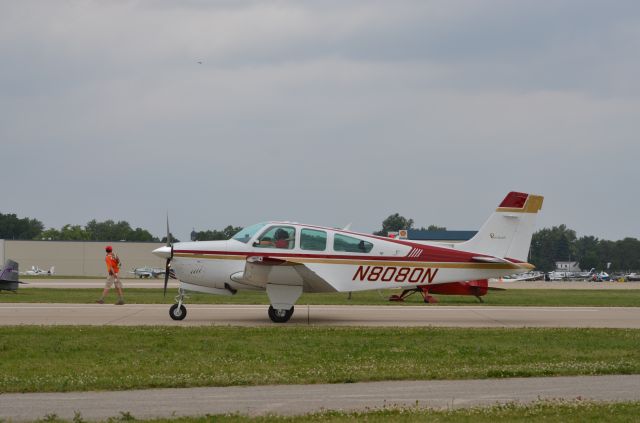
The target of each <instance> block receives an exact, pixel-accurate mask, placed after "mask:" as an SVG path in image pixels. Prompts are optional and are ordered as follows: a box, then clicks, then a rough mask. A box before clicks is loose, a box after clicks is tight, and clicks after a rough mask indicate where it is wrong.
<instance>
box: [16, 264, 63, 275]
mask: <svg viewBox="0 0 640 423" xmlns="http://www.w3.org/2000/svg"><path fill="white" fill-rule="evenodd" d="M55 270H56V268H55V266H51V267H50V268H49V270H43V269H40V268H39V267H38V266H31V270H27V271H25V272H23V273H22V274H23V275H25V276H39V275H48V276H51V275H53V274H54V273H55Z"/></svg>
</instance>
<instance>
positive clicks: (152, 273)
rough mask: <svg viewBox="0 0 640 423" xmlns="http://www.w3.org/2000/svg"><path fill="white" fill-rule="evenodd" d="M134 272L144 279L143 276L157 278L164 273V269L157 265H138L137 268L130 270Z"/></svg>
mask: <svg viewBox="0 0 640 423" xmlns="http://www.w3.org/2000/svg"><path fill="white" fill-rule="evenodd" d="M129 273H132V274H134V275H136V277H138V278H140V279H142V278H157V277H158V276H160V275H164V269H160V268H157V267H148V266H145V267H138V268H136V269H133V271H131V272H129Z"/></svg>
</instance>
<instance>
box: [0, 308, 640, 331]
mask: <svg viewBox="0 0 640 423" xmlns="http://www.w3.org/2000/svg"><path fill="white" fill-rule="evenodd" d="M295 307H296V309H295V313H294V315H293V317H292V319H291V320H290V321H289V322H288V323H286V324H287V325H292V324H293V325H307V324H311V325H319V326H328V325H332V326H451V327H569V328H578V327H581V328H586V327H594V328H634V329H639V328H640V308H637V307H487V306H456V307H445V306H438V307H420V306H406V307H403V306H388V305H385V306H324V305H312V306H305V305H303V304H298V305H296V306H295ZM267 308H268V306H266V305H230V304H224V305H223V304H219V305H216V304H191V305H189V304H187V317H186V319H185V320H183V321H179V322H177V321H174V320H171V318H170V317H169V312H168V310H169V305H168V304H131V305H128V304H127V305H124V306H116V305H113V304H104V305H100V304H35V303H26V304H20V303H2V304H0V325H5V326H6V325H121V326H130V325H171V326H202V325H232V326H271V325H274V323H272V322H271V321H270V320H269V318H268V317H267Z"/></svg>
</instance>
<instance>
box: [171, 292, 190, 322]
mask: <svg viewBox="0 0 640 423" xmlns="http://www.w3.org/2000/svg"><path fill="white" fill-rule="evenodd" d="M184 298H185V294H184V291H182V289H181V290H180V291H179V294H178V295H177V296H176V304H174V305H172V306H171V307H170V308H169V316H171V318H172V319H173V320H183V319H184V318H185V317H187V308H186V307H185V306H184V304H182V302H183V301H184Z"/></svg>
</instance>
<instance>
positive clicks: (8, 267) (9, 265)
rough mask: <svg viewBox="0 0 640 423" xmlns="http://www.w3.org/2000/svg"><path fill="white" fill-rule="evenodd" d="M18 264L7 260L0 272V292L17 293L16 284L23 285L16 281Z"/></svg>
mask: <svg viewBox="0 0 640 423" xmlns="http://www.w3.org/2000/svg"><path fill="white" fill-rule="evenodd" d="M18 275H19V272H18V263H16V262H15V261H13V260H7V261H6V262H5V263H4V267H3V268H2V270H0V291H17V290H18V284H21V283H25V282H20V281H19V280H18Z"/></svg>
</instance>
